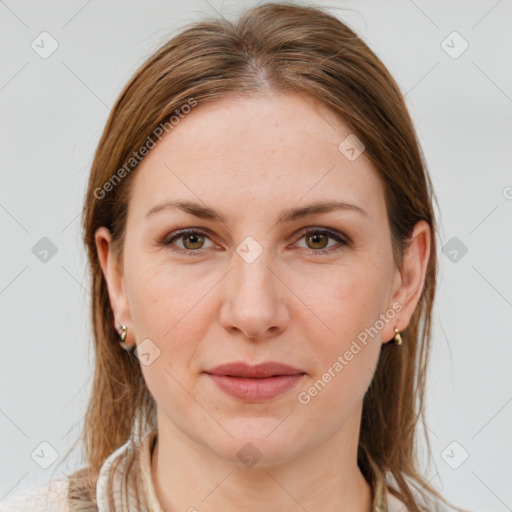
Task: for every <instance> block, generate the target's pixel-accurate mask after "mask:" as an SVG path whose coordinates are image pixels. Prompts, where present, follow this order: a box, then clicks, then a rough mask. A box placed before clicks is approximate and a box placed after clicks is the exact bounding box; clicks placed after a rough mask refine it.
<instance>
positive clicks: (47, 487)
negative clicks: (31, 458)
mask: <svg viewBox="0 0 512 512" xmlns="http://www.w3.org/2000/svg"><path fill="white" fill-rule="evenodd" d="M68 486H69V479H68V478H58V479H55V480H50V482H48V483H46V484H44V485H41V486H39V487H37V488H36V489H35V490H33V491H31V492H27V493H25V494H23V495H22V496H21V497H19V498H17V499H15V500H14V501H11V502H5V504H4V503H1V504H0V512H29V511H30V512H69V505H68V500H67V495H68Z"/></svg>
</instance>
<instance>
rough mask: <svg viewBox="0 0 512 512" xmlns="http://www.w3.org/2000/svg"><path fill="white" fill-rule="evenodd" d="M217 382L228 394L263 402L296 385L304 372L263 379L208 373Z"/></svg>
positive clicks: (247, 400)
mask: <svg viewBox="0 0 512 512" xmlns="http://www.w3.org/2000/svg"><path fill="white" fill-rule="evenodd" d="M207 375H208V376H209V377H211V378H212V379H213V381H214V382H215V384H217V386H218V387H219V388H220V389H222V391H224V392H225V393H227V394H228V395H230V396H232V397H234V398H239V399H240V400H244V401H246V402H263V401H265V400H270V399H272V398H275V397H276V396H279V395H281V394H283V393H285V392H286V391H289V390H290V389H292V388H293V387H295V386H296V385H297V384H298V383H299V381H300V380H301V379H302V377H304V374H303V373H300V374H296V375H279V376H277V377H266V378H263V379H255V378H244V377H229V376H226V375H212V374H211V373H207Z"/></svg>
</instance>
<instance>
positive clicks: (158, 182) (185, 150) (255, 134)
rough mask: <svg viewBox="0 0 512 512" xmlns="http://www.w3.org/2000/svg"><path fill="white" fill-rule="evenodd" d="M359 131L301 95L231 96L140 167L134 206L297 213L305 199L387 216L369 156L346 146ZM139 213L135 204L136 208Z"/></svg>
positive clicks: (170, 137)
mask: <svg viewBox="0 0 512 512" xmlns="http://www.w3.org/2000/svg"><path fill="white" fill-rule="evenodd" d="M349 135H351V131H350V129H349V128H348V126H346V125H345V124H344V123H343V122H342V121H341V120H339V119H338V118H337V117H336V116H335V115H334V113H332V112H330V111H329V110H328V109H327V108H325V107H323V106H322V105H320V104H318V103H317V102H315V101H314V100H313V99H312V98H308V97H304V96H299V95H290V94H287V95H273V96H268V97H260V96H228V97H224V98H221V99H219V100H215V101H212V102H210V103H206V104H200V105H198V106H196V107H195V108H194V109H192V111H191V112H190V113H189V114H187V115H186V116H184V118H183V119H181V120H180V122H179V123H178V124H177V125H176V126H175V127H174V128H173V129H172V131H171V132H170V133H169V134H167V135H165V136H164V137H163V138H162V140H161V141H160V142H158V144H157V145H156V147H155V148H154V149H152V150H151V151H150V152H149V154H148V155H147V156H146V157H145V158H144V160H143V161H142V162H141V164H140V165H139V168H138V169H137V171H136V176H134V179H135V183H134V187H133V189H132V198H131V203H132V202H133V203H134V204H133V207H134V208H137V209H139V208H146V209H147V208H150V207H151V206H154V205H155V203H158V202H159V201H163V200H169V199H173V198H176V197H177V198H180V199H194V200H196V201H197V200H200V201H203V202H205V203H206V204H210V203H212V204H213V205H214V206H215V207H216V208H217V207H219V208H221V207H222V205H225V206H229V205H232V206H235V207H239V206H242V207H244V209H247V208H248V207H249V204H248V203H249V202H250V203H251V204H252V205H257V206H259V207H261V208H268V207H270V206H271V205H273V204H276V206H278V207H281V206H285V205H286V206H291V205H292V204H295V203H297V202H298V201H301V198H304V201H305V202H313V201H316V200H319V199H325V198H328V199H339V200H345V201H348V202H355V203H357V204H359V205H360V206H362V207H363V208H365V210H367V211H368V212H369V213H370V214H371V213H372V210H373V215H375V216H377V217H378V216H379V215H382V213H383V211H382V208H383V206H384V199H383V190H382V188H381V184H380V180H379V178H378V175H377V173H376V171H375V169H374V168H373V166H372V164H371V162H370V161H369V159H368V158H367V157H366V156H365V154H364V152H363V153H362V154H361V156H359V157H358V158H357V159H355V160H353V161H351V160H349V159H347V157H346V156H345V154H344V153H343V152H342V151H340V149H339V145H340V143H341V142H342V141H344V140H345V139H346V138H347V137H348V136H349ZM130 208H132V205H130Z"/></svg>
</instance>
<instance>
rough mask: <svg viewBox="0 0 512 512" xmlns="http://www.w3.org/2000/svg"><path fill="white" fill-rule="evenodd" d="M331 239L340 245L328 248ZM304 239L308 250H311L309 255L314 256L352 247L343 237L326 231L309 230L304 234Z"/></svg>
mask: <svg viewBox="0 0 512 512" xmlns="http://www.w3.org/2000/svg"><path fill="white" fill-rule="evenodd" d="M329 238H331V239H332V240H335V241H336V242H338V243H337V244H333V245H331V246H330V247H327V245H328V243H329ZM302 239H304V240H305V241H306V249H309V251H308V252H309V254H313V255H321V254H329V253H331V252H334V251H337V250H339V249H342V248H343V247H344V246H349V245H350V243H349V242H348V241H347V240H345V239H344V238H343V237H342V235H340V234H338V233H336V232H333V231H329V230H325V229H309V230H307V231H305V232H303V233H302V236H301V240H302Z"/></svg>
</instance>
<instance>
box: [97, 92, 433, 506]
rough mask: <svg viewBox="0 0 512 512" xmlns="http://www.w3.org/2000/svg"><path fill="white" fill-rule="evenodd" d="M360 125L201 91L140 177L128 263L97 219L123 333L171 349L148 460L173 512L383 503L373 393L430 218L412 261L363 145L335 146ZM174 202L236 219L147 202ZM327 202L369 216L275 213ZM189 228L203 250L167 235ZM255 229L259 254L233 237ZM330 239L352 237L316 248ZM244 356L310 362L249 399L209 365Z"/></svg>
mask: <svg viewBox="0 0 512 512" xmlns="http://www.w3.org/2000/svg"><path fill="white" fill-rule="evenodd" d="M348 134H350V130H349V129H348V128H347V126H345V125H344V124H343V123H341V122H340V121H339V120H338V119H337V118H335V117H334V115H333V114H332V113H331V112H330V111H328V110H327V109H325V108H324V107H323V106H321V105H319V104H317V103H315V102H314V101H313V100H312V99H311V98H309V99H305V98H304V97H301V96H298V95H291V94H289V95H277V94H276V95H269V96H266V97H262V96H258V97H256V96H236V97H235V96H231V97H226V98H223V99H220V100H216V101H215V102H212V103H209V104H202V105H199V106H197V107H196V108H194V109H193V110H192V112H191V113H190V114H188V115H187V116H186V117H185V119H183V120H182V121H180V123H179V124H178V125H177V126H176V127H175V128H174V129H173V130H172V132H170V133H169V134H168V135H166V136H165V137H164V138H163V139H162V141H161V142H160V143H159V144H158V145H157V146H156V147H155V148H154V149H152V150H151V151H150V153H149V154H148V156H147V157H146V158H145V159H144V160H143V161H142V162H141V164H140V166H139V168H138V169H137V171H136V175H135V176H133V179H134V183H133V189H132V193H131V197H130V200H129V209H128V218H127V226H126V239H125V246H124V257H123V260H122V261H118V259H117V258H116V255H115V254H114V253H113V251H110V247H109V243H110V233H109V232H108V230H107V229H106V228H100V229H98V231H97V233H96V244H97V249H98V255H99V258H100V263H101V266H102V269H103V273H104V276H105V278H106V281H107V284H108V289H109V294H110V301H111V306H112V309H113V312H114V315H115V318H116V320H117V323H118V324H124V325H126V326H127V327H128V337H127V340H126V341H127V342H128V343H137V344H139V343H140V342H141V341H142V340H145V339H146V338H149V339H150V340H151V343H153V344H154V345H155V346H157V347H158V349H159V350H160V355H159V356H158V357H157V358H156V359H155V360H154V361H153V362H152V363H151V364H150V365H148V366H145V365H142V364H141V368H142V372H143V375H144V379H145V381H146V383H147V386H148V388H149V390H150V392H151V393H152V395H153V396H154V398H155V400H156V403H157V419H158V442H157V444H156V446H155V449H154V451H153V455H152V471H153V480H154V482H155V488H156V492H157V495H158V498H159V500H160V503H161V504H162V507H163V508H164V509H165V510H167V511H171V510H181V511H186V510H191V511H192V510H195V509H193V508H190V507H196V509H197V510H201V511H212V512H213V511H217V512H218V511H219V510H222V511H227V512H230V511H235V510H236V511H238V510H241V509H242V510H248V511H258V512H261V511H275V510H287V511H303V510H304V509H306V510H309V511H319V510H322V511H327V512H329V511H333V512H334V511H336V512H340V511H342V512H343V511H346V512H348V511H350V512H363V511H365V512H367V511H369V510H371V488H370V486H369V484H368V483H367V482H366V480H365V479H364V477H363V475H362V474H361V472H360V470H359V468H358V466H357V443H358V436H359V429H360V421H361V412H362V401H363V398H364V394H365V392H366V390H367V388H368V386H369V384H370V382H371V379H372V376H373V373H374V371H375V367H376V363H377V359H378V355H379V351H380V348H381V345H382V343H386V342H388V341H389V340H392V339H393V337H394V334H395V333H394V331H393V328H394V327H397V328H398V329H400V330H403V329H404V328H405V327H406V326H407V324H408V322H409V321H410V318H411V316H412V314H413V312H414V310H415V308H416V305H417V303H418V300H419V298H420V295H421V290H422V286H423V283H424V278H425V271H426V266H427V262H428V254H429V251H430V237H431V232H430V228H429V226H428V224H427V223H425V222H423V221H421V222H419V223H418V224H417V225H416V226H415V229H414V231H413V235H412V243H411V245H410V247H409V248H408V250H407V251H406V253H405V257H404V268H403V270H402V272H399V271H398V269H397V268H396V266H395V264H394V261H393V258H392V250H391V237H390V229H389V225H388V220H387V214H386V207H385V202H384V190H383V187H382V184H381V183H380V181H379V179H378V175H377V172H376V171H375V169H374V168H373V166H372V164H371V163H370V161H369V160H368V159H367V158H366V155H365V154H364V152H363V154H362V155H361V156H359V158H357V159H356V160H354V161H349V160H348V159H347V158H346V157H345V155H344V154H342V153H341V152H340V151H339V150H338V145H339V144H340V142H341V141H342V140H343V139H344V138H345V137H346V136H347V135H348ZM283 192H285V193H283ZM175 199H182V200H191V201H195V202H198V203H200V204H201V205H202V206H205V205H208V206H209V207H211V208H213V209H215V210H217V211H220V212H221V213H222V215H224V216H225V219H226V220H225V223H222V222H218V221H213V220H208V219H200V218H197V217H195V216H193V215H191V214H188V213H185V212H183V211H180V210H178V209H163V210H161V211H159V212H157V213H154V214H152V215H149V216H146V212H148V210H150V209H151V208H152V207H154V206H155V205H157V204H159V203H160V202H162V201H165V200H175ZM323 200H344V201H346V202H348V203H352V204H355V205H358V206H360V207H361V208H362V209H364V211H365V212H366V215H363V214H361V213H359V212H357V211H351V210H337V211H333V212H329V213H322V214H316V215H314V216H311V217H306V218H302V219H298V220H295V221H293V222H288V223H285V224H282V225H281V224H276V222H277V218H278V216H279V214H280V213H281V212H282V211H283V210H286V209H288V208H292V207H298V206H305V205H307V204H311V203H314V202H317V201H323ZM306 227H311V228H325V229H329V230H331V231H334V232H335V233H336V232H338V233H340V234H341V235H346V236H348V237H350V239H351V240H352V244H351V245H339V243H338V242H337V240H335V239H333V238H330V237H325V238H324V237H322V236H320V238H318V239H316V240H315V239H314V237H313V239H311V237H308V236H307V235H304V234H302V233H301V232H302V231H303V230H304V228H306ZM182 228H197V229H202V230H208V232H209V234H208V233H207V235H206V236H205V237H204V238H201V235H199V239H197V238H191V237H190V236H189V237H186V236H185V237H181V238H178V239H175V240H174V242H173V243H174V247H175V248H177V249H178V251H179V249H180V248H181V249H182V250H185V249H189V250H193V251H196V253H197V254H194V255H192V256H189V255H183V254H180V253H179V252H176V251H173V250H172V249H171V246H169V245H168V246H165V245H161V244H160V245H159V241H161V240H163V239H165V238H166V237H167V238H170V237H169V235H170V234H172V233H174V232H175V231H176V230H178V229H182ZM247 236H251V237H253V238H254V239H255V240H256V241H257V243H258V244H259V245H260V247H261V249H262V253H261V255H260V256H259V257H258V258H257V259H256V260H255V261H253V262H251V263H248V262H247V261H245V260H244V259H243V258H241V257H240V256H239V254H238V253H237V252H236V249H237V247H238V246H239V245H240V244H241V242H242V241H244V239H245V238H246V237H247ZM326 246H327V247H326ZM331 247H334V248H336V247H338V248H339V250H332V249H331V252H330V253H329V254H324V255H319V254H317V253H315V251H318V250H320V249H321V248H324V249H325V248H327V249H330V248H331ZM396 302H398V303H399V304H400V305H401V307H402V309H401V311H400V312H399V313H397V314H396V316H395V317H394V318H393V319H392V320H390V321H388V322H385V325H384V327H383V328H382V330H380V331H379V332H378V334H377V335H375V336H373V337H370V338H369V341H368V343H367V345H365V346H364V348H362V350H361V351H360V352H358V353H357V355H355V356H354V357H353V359H352V360H351V361H350V362H349V363H348V364H347V365H346V366H344V367H343V369H342V371H340V372H338V373H337V374H336V377H335V378H332V380H331V381H330V382H329V383H328V384H327V385H326V386H325V387H324V388H323V389H322V390H321V392H319V393H318V394H317V395H316V396H314V397H313V398H311V401H310V402H309V403H308V404H307V405H304V404H301V403H300V402H299V401H298V394H299V393H300V392H301V391H304V390H306V391H307V390H308V388H310V387H311V386H312V385H313V383H315V382H316V381H317V380H318V379H319V378H321V376H322V374H324V372H325V371H327V369H328V368H329V367H332V366H333V363H334V362H335V361H336V360H337V358H338V356H339V355H343V354H344V353H345V351H346V350H348V349H349V348H350V346H351V343H352V342H353V341H354V340H355V339H356V338H357V336H358V334H359V333H361V331H364V329H365V328H366V327H370V326H373V325H374V324H375V322H376V320H377V319H379V315H381V314H385V313H386V312H387V311H389V310H390V309H392V305H393V303H396ZM249 336H251V337H249ZM405 342H406V341H405ZM361 346H362V347H363V345H361ZM240 360H243V361H247V362H251V363H253V364H256V363H260V362H263V361H278V362H282V363H285V364H289V365H291V366H294V367H296V368H299V369H301V370H302V371H304V372H305V373H306V375H305V377H303V379H302V381H301V382H300V384H299V385H298V386H297V387H295V388H293V389H292V390H289V391H287V392H286V393H284V394H282V395H280V396H278V397H276V398H273V399H271V400H268V401H266V402H260V403H256V402H250V401H242V400H239V399H236V398H232V397H230V396H228V395H227V394H225V393H224V392H223V391H221V390H220V389H218V388H217V386H216V385H215V384H214V383H213V382H212V380H211V378H210V377H208V376H207V375H206V374H205V373H203V372H204V371H205V370H206V369H211V368H212V367H214V366H217V365H219V364H221V363H226V362H231V361H240ZM248 442H250V443H252V444H253V445H255V446H256V447H257V449H258V451H259V453H260V454H261V459H260V460H259V461H258V463H257V464H256V465H254V466H252V467H247V466H246V465H244V463H243V462H242V461H241V460H240V459H239V458H238V456H237V452H238V451H239V450H240V449H242V447H244V445H245V444H246V443H248Z"/></svg>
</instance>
